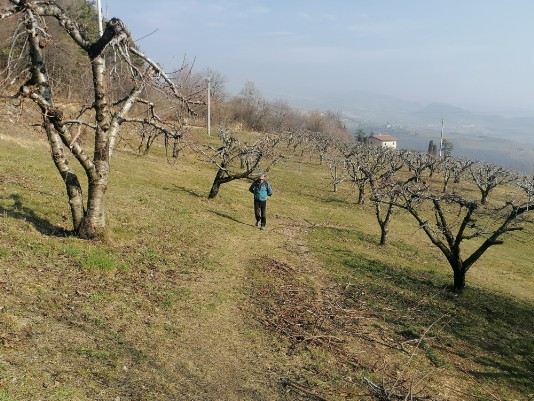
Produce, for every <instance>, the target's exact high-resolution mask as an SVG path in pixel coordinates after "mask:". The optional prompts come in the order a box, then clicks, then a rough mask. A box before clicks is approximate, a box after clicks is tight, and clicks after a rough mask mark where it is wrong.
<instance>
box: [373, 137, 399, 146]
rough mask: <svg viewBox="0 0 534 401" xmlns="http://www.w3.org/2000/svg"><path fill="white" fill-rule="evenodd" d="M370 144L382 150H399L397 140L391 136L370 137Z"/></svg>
mask: <svg viewBox="0 0 534 401" xmlns="http://www.w3.org/2000/svg"><path fill="white" fill-rule="evenodd" d="M369 144H371V145H374V146H379V147H382V148H393V149H397V138H395V137H394V136H391V135H373V136H370V137H369Z"/></svg>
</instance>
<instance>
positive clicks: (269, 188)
mask: <svg viewBox="0 0 534 401" xmlns="http://www.w3.org/2000/svg"><path fill="white" fill-rule="evenodd" d="M272 194H273V187H271V184H267V195H269V196H271V195H272Z"/></svg>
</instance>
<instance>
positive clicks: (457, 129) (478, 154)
mask: <svg viewBox="0 0 534 401" xmlns="http://www.w3.org/2000/svg"><path fill="white" fill-rule="evenodd" d="M296 105H297V106H299V107H303V108H308V109H312V108H317V109H320V110H333V111H339V112H341V113H342V115H343V116H344V122H345V124H346V126H347V128H348V129H349V130H350V131H353V132H355V131H356V130H357V129H360V128H361V129H363V130H365V131H366V132H375V133H384V134H390V135H396V136H398V137H399V147H400V148H405V149H413V150H420V151H426V149H427V148H428V142H429V141H430V140H434V141H436V140H437V141H439V137H440V131H441V120H442V119H443V121H444V133H445V137H446V138H448V139H450V140H452V141H453V144H454V152H453V154H454V155H456V156H465V157H469V158H472V159H477V160H485V161H489V162H493V163H497V164H501V165H503V166H505V167H511V168H515V169H518V170H522V171H531V170H532V168H533V166H534V113H528V112H521V113H516V114H510V113H506V114H505V113H502V114H497V113H480V112H472V111H469V110H465V109H463V108H460V107H457V106H454V105H450V104H446V103H437V102H436V103H430V104H421V103H416V102H410V101H406V100H403V99H399V98H396V97H393V96H387V95H381V94H376V93H371V92H364V91H350V92H345V93H338V94H331V95H327V96H323V97H321V98H316V99H306V100H299V101H297V102H296Z"/></svg>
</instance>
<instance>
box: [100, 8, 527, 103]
mask: <svg viewBox="0 0 534 401" xmlns="http://www.w3.org/2000/svg"><path fill="white" fill-rule="evenodd" d="M101 1H102V8H103V12H104V15H105V16H107V17H108V18H111V17H117V18H120V19H121V20H122V21H123V22H125V23H126V25H127V26H128V27H129V29H130V31H131V33H132V36H133V38H134V39H135V40H136V42H137V43H138V45H139V46H140V48H141V49H142V50H143V51H144V52H145V53H147V55H148V56H149V57H151V58H152V59H153V60H156V61H158V62H159V63H160V64H161V65H163V66H164V68H165V69H166V70H167V71H173V70H175V69H176V68H178V67H180V65H181V64H182V62H183V60H184V59H185V60H187V62H189V63H191V62H193V61H194V63H195V70H196V71H201V70H204V69H206V68H210V69H211V70H214V71H217V72H218V73H220V74H222V75H223V76H224V77H225V78H226V82H225V87H226V89H227V91H228V92H229V93H230V94H233V95H235V94H237V93H238V92H239V91H240V90H241V89H242V88H243V86H244V84H245V83H246V82H247V81H250V82H253V83H254V84H255V86H256V87H257V88H258V89H259V90H260V91H261V93H262V94H263V95H264V97H266V98H268V99H272V100H275V99H282V100H285V101H287V102H288V103H289V104H293V103H295V102H298V101H299V100H302V99H317V98H321V97H323V96H330V97H331V96H335V95H337V94H346V93H351V92H356V91H357V92H372V93H377V94H382V95H388V96H393V97H396V98H399V99H403V100H407V101H412V102H418V103H422V104H424V103H432V102H440V103H448V104H451V105H454V106H457V107H462V108H465V109H467V110H471V111H479V112H498V111H504V112H507V111H533V110H534V23H533V21H532V18H533V16H534V1H532V0H150V1H147V0H101Z"/></svg>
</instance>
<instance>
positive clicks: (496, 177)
mask: <svg viewBox="0 0 534 401" xmlns="http://www.w3.org/2000/svg"><path fill="white" fill-rule="evenodd" d="M469 173H470V175H471V178H472V180H473V182H474V183H475V185H476V186H477V188H478V190H479V191H480V195H481V198H480V203H482V204H483V205H484V204H486V202H487V200H488V196H489V194H490V192H491V191H493V190H494V189H495V188H496V187H497V186H499V185H506V184H509V183H511V182H513V181H515V180H516V179H517V174H516V173H515V172H513V171H511V170H507V169H505V168H504V167H501V166H497V165H495V164H491V163H482V162H479V163H473V164H472V165H471V166H470V167H469Z"/></svg>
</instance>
